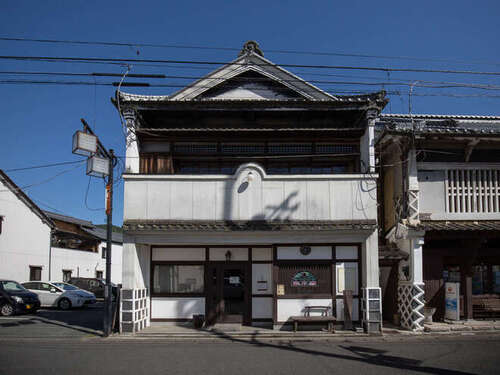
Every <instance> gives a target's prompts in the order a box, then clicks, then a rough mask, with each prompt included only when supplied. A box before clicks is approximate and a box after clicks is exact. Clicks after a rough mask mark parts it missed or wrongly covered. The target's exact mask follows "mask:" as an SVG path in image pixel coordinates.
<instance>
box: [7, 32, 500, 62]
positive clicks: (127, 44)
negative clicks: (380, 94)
mask: <svg viewBox="0 0 500 375" xmlns="http://www.w3.org/2000/svg"><path fill="white" fill-rule="evenodd" d="M0 40H3V41H15V42H35V43H55V44H76V45H100V46H115V47H129V48H137V47H154V48H171V49H195V50H213V51H240V50H241V48H234V47H220V46H219V47H218V46H195V45H180V44H159V43H143V42H137V43H134V42H109V41H84V40H63V39H35V38H12V37H0ZM266 52H268V53H279V54H293V55H312V56H337V57H356V58H372V59H384V60H408V61H422V62H439V63H455V64H482V65H494V66H500V64H499V63H494V62H486V61H465V60H453V59H441V58H425V57H412V56H388V55H370V54H361V53H346V52H325V51H300V50H280V49H266Z"/></svg>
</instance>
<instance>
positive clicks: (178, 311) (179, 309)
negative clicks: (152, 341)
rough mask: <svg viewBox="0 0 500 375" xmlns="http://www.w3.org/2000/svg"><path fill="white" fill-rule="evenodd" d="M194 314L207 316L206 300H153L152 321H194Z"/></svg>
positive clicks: (201, 298)
mask: <svg viewBox="0 0 500 375" xmlns="http://www.w3.org/2000/svg"><path fill="white" fill-rule="evenodd" d="M194 314H205V298H203V297H200V298H173V297H153V298H152V299H151V319H192V318H193V315H194Z"/></svg>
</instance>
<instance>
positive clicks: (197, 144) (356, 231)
mask: <svg viewBox="0 0 500 375" xmlns="http://www.w3.org/2000/svg"><path fill="white" fill-rule="evenodd" d="M386 103H387V99H386V98H385V94H384V93H383V92H379V93H374V94H371V95H361V96H336V95H331V94H329V93H326V92H324V91H322V90H320V89H319V88H317V87H315V86H313V85H311V84H309V83H307V82H305V81H304V80H302V79H301V78H299V77H297V76H295V75H294V74H292V73H290V72H288V71H286V70H284V69H282V68H280V67H279V66H277V65H275V64H273V63H272V62H271V61H269V60H267V59H265V58H264V56H263V53H262V51H261V50H260V49H259V47H258V45H257V43H255V42H247V43H245V45H244V47H243V49H242V50H241V52H240V54H239V56H238V57H237V59H236V60H234V61H232V62H230V63H228V64H227V65H225V66H223V67H221V68H219V69H217V70H215V71H214V72H212V73H210V74H209V75H207V76H206V77H204V78H202V79H200V80H198V81H196V82H194V83H193V84H191V85H189V86H187V87H185V88H183V89H181V90H180V91H178V92H176V93H174V94H172V95H169V96H149V95H135V94H128V93H124V92H121V91H118V92H117V95H116V98H115V105H116V107H117V109H118V110H119V111H120V115H121V116H123V119H124V122H125V124H126V127H127V131H128V141H127V159H126V172H125V173H124V175H123V179H124V182H125V202H124V221H123V228H124V244H123V245H124V248H123V302H122V330H123V331H128V332H135V331H138V330H140V329H142V328H143V327H145V326H147V325H149V324H150V323H151V322H155V321H167V322H177V323H179V322H188V321H191V320H192V319H193V316H196V315H203V316H204V319H205V321H206V324H209V325H210V324H217V323H224V322H233V323H235V322H236V323H241V324H246V325H261V324H266V325H273V326H274V327H275V328H277V329H278V328H283V326H284V325H285V324H286V323H288V322H289V321H290V317H291V316H296V315H303V313H304V309H305V307H307V306H326V307H329V308H330V310H329V314H330V315H335V316H336V317H337V319H338V320H339V321H342V319H343V316H344V312H343V297H342V294H343V291H344V290H351V291H352V294H353V300H352V317H353V320H354V322H355V324H357V325H358V326H362V327H364V329H365V330H366V331H369V332H373V331H375V332H377V331H379V330H380V329H381V312H380V309H381V295H380V288H379V267H378V234H377V191H376V190H377V185H376V180H377V175H376V174H375V169H374V168H375V152H374V125H375V119H376V118H377V116H378V115H379V114H380V112H381V110H382V109H383V108H384V106H385V105H386Z"/></svg>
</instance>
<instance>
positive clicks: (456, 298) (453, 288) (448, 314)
mask: <svg viewBox="0 0 500 375" xmlns="http://www.w3.org/2000/svg"><path fill="white" fill-rule="evenodd" d="M444 301H445V313H444V317H445V319H449V320H460V283H445V284H444Z"/></svg>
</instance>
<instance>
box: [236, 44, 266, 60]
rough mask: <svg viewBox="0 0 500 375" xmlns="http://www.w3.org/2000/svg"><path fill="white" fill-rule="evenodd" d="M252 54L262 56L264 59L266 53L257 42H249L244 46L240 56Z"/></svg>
mask: <svg viewBox="0 0 500 375" xmlns="http://www.w3.org/2000/svg"><path fill="white" fill-rule="evenodd" d="M251 53H256V54H257V55H260V56H262V57H264V53H263V52H262V50H261V49H260V47H259V43H257V42H256V41H255V40H249V41H248V42H246V43H245V44H244V45H243V48H242V49H241V51H240V53H239V54H238V56H243V55H247V54H251Z"/></svg>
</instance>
